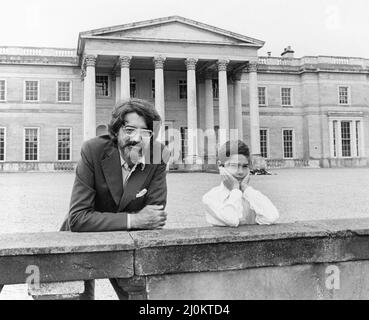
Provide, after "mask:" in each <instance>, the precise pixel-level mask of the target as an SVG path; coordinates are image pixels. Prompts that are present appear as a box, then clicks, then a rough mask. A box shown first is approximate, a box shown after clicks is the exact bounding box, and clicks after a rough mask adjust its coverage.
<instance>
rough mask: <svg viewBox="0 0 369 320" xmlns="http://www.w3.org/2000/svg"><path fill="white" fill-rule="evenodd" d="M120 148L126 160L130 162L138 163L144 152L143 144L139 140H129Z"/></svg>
mask: <svg viewBox="0 0 369 320" xmlns="http://www.w3.org/2000/svg"><path fill="white" fill-rule="evenodd" d="M120 150H121V152H122V154H123V158H124V160H125V161H127V162H128V164H136V163H137V162H138V160H139V159H140V158H141V157H142V154H143V149H142V145H141V144H140V143H137V142H127V143H126V144H124V145H123V146H121V147H120Z"/></svg>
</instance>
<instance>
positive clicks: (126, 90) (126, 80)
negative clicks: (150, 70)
mask: <svg viewBox="0 0 369 320" xmlns="http://www.w3.org/2000/svg"><path fill="white" fill-rule="evenodd" d="M119 61H120V99H121V100H127V99H129V98H130V97H131V94H130V73H129V67H130V65H131V57H129V56H121V57H120V58H119Z"/></svg>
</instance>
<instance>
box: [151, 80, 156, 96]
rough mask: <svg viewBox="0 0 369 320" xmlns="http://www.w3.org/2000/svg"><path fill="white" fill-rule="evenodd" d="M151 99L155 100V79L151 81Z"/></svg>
mask: <svg viewBox="0 0 369 320" xmlns="http://www.w3.org/2000/svg"><path fill="white" fill-rule="evenodd" d="M151 98H155V79H151Z"/></svg>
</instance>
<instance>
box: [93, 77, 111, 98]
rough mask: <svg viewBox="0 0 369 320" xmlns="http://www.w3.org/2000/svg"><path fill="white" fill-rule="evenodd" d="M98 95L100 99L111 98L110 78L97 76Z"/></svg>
mask: <svg viewBox="0 0 369 320" xmlns="http://www.w3.org/2000/svg"><path fill="white" fill-rule="evenodd" d="M96 95H97V96H98V97H108V96H109V76H102V75H98V76H96Z"/></svg>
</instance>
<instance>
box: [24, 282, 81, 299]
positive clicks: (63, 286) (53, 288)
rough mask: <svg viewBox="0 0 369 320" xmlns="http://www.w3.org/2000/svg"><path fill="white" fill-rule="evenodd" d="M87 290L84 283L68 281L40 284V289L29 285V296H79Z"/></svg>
mask: <svg viewBox="0 0 369 320" xmlns="http://www.w3.org/2000/svg"><path fill="white" fill-rule="evenodd" d="M84 290H85V284H84V282H83V281H66V282H51V283H40V284H39V287H37V286H35V285H28V295H30V296H48V295H78V294H81V293H83V292H84Z"/></svg>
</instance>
